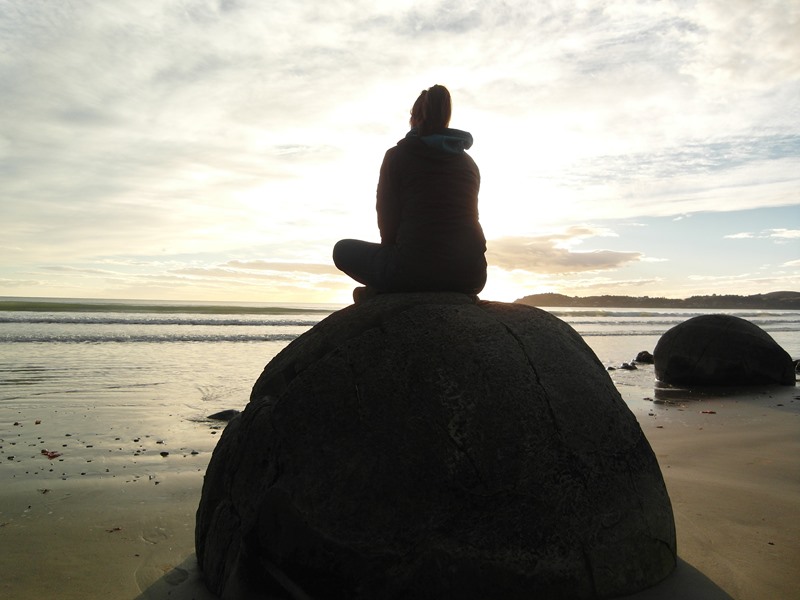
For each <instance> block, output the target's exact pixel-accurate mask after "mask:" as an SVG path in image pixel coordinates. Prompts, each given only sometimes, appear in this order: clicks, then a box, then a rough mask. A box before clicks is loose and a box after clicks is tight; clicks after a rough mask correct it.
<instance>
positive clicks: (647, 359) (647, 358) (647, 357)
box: [633, 350, 653, 365]
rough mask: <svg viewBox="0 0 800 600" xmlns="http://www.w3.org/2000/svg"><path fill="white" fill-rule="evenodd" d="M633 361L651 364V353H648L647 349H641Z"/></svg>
mask: <svg viewBox="0 0 800 600" xmlns="http://www.w3.org/2000/svg"><path fill="white" fill-rule="evenodd" d="M633 361H634V362H637V363H641V364H643V365H652V364H653V355H652V354H650V353H649V352H648V351H647V350H642V351H641V352H639V354H637V355H636V358H635V359H633Z"/></svg>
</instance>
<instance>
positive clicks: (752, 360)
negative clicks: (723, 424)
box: [653, 315, 795, 386]
mask: <svg viewBox="0 0 800 600" xmlns="http://www.w3.org/2000/svg"><path fill="white" fill-rule="evenodd" d="M653 359H654V363H655V372H656V377H657V378H658V379H659V381H662V382H664V383H668V384H673V385H701V386H732V385H763V384H782V385H795V373H794V364H793V362H792V358H791V357H790V356H789V354H788V353H787V352H786V351H785V350H784V349H783V348H781V347H780V346H779V345H778V344H777V343H776V342H775V340H773V339H772V337H770V335H769V334H768V333H767V332H766V331H764V330H763V329H761V328H760V327H759V326H758V325H755V324H753V323H751V322H750V321H747V320H745V319H741V318H739V317H734V316H732V315H700V316H698V317H693V318H691V319H689V320H687V321H684V322H683V323H679V324H678V325H676V326H675V327H673V328H672V329H670V330H668V331H667V332H666V333H665V334H664V335H662V336H661V338H660V339H659V340H658V344H656V348H655V350H654V351H653Z"/></svg>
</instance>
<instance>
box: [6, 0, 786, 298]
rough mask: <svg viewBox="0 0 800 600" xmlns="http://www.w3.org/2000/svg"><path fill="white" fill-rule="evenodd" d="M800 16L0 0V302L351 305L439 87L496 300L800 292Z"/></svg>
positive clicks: (781, 11)
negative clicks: (472, 174) (425, 95)
mask: <svg viewBox="0 0 800 600" xmlns="http://www.w3.org/2000/svg"><path fill="white" fill-rule="evenodd" d="M798 31H800V1H799V0H783V1H772V2H771V1H768V0H766V1H759V2H757V3H756V2H751V1H750V0H720V1H711V0H710V1H695V2H692V1H682V0H678V1H669V0H664V1H652V2H648V1H633V0H608V1H602V2H601V1H595V2H592V1H566V0H565V1H557V2H556V1H531V0H522V1H517V0H480V1H478V0H475V1H471V0H443V1H439V0H428V1H425V2H418V1H413V0H347V1H343V0H326V1H325V2H316V1H313V2H312V1H311V0H305V1H302V0H114V2H107V1H105V0H73V1H68V0H61V1H55V2H54V1H51V0H0V232H2V235H1V236H0V296H23V297H27V296H35V297H61V298H65V297H69V298H120V299H127V298H130V299H163V300H208V301H226V302H236V301H246V302H325V303H346V302H348V301H349V299H350V294H351V291H352V288H353V287H354V286H355V283H354V282H353V281H352V280H350V279H349V278H347V277H346V276H345V275H343V274H342V273H340V272H338V271H337V270H336V268H335V267H334V266H333V264H332V261H331V249H332V247H333V244H334V243H335V242H336V241H337V240H338V239H341V238H359V239H365V240H370V241H379V236H378V229H377V223H376V215H375V188H376V184H377V179H378V170H379V168H380V164H381V161H382V159H383V155H384V153H385V151H386V150H387V149H388V148H390V147H392V146H393V145H394V144H395V143H396V142H397V141H398V140H399V139H401V138H402V137H403V136H404V135H405V133H406V131H407V129H408V114H409V109H410V107H411V105H412V103H413V101H414V100H415V99H416V97H417V95H418V94H419V92H420V91H421V90H422V89H424V88H427V87H430V86H431V85H433V84H436V83H438V84H442V85H445V86H447V87H448V88H449V89H450V91H451V94H452V97H453V118H452V121H451V126H452V127H455V128H459V129H463V130H467V131H469V132H471V133H472V135H473V137H474V139H475V144H474V146H473V147H472V149H470V151H469V152H470V154H471V156H472V157H473V158H474V159H475V161H476V162H477V164H478V166H479V167H480V170H481V192H480V215H481V223H482V225H483V228H484V232H485V234H486V238H487V247H488V250H487V260H488V263H489V272H488V282H487V286H486V288H485V290H484V291H483V292H482V293H481V297H482V298H484V299H491V300H500V301H512V300H514V299H517V298H520V297H522V296H525V295H528V294H534V293H541V292H557V293H562V294H567V295H577V296H588V295H600V294H614V295H631V296H651V297H657V296H664V297H671V298H682V297H688V296H691V295H697V294H759V293H766V292H771V291H778V290H794V291H798V290H800V36H798V35H797V32H798Z"/></svg>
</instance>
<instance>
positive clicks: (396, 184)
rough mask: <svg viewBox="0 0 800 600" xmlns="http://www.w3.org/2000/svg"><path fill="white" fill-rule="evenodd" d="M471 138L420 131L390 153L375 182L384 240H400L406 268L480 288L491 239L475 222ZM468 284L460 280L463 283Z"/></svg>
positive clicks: (476, 182) (447, 283)
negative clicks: (485, 255) (488, 244)
mask: <svg viewBox="0 0 800 600" xmlns="http://www.w3.org/2000/svg"><path fill="white" fill-rule="evenodd" d="M471 146H472V136H471V135H470V134H469V133H468V132H466V131H460V130H458V129H444V130H442V131H439V132H437V133H435V134H433V135H428V136H423V137H419V136H418V135H417V133H416V131H415V130H413V129H412V130H411V131H410V132H409V133H408V135H406V137H405V138H404V139H402V140H400V141H399V142H398V143H397V145H396V146H395V147H393V148H390V149H389V150H388V151H387V152H386V156H385V157H384V159H383V164H382V165H381V171H380V178H379V180H378V192H377V205H376V208H377V212H378V228H379V229H380V234H381V244H382V245H390V246H396V250H397V261H398V266H399V268H400V270H401V272H403V273H405V274H407V275H408V276H410V277H411V276H413V277H418V278H422V279H423V280H426V281H427V283H428V285H427V287H430V283H431V282H436V281H441V282H442V285H443V286H444V287H445V288H448V289H449V288H453V287H454V285H459V286H460V287H462V288H464V289H474V288H477V289H481V288H482V287H483V284H484V283H485V281H486V259H485V257H484V253H485V252H486V239H485V238H484V235H483V230H482V228H481V226H480V223H479V222H478V191H479V189H480V172H479V170H478V166H477V165H476V164H475V161H473V160H472V158H471V157H470V156H469V155H468V154H467V153H466V152H465V150H466V149H467V148H469V147H471ZM460 284H463V285H460Z"/></svg>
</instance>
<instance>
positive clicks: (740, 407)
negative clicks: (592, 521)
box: [0, 367, 800, 600]
mask: <svg viewBox="0 0 800 600" xmlns="http://www.w3.org/2000/svg"><path fill="white" fill-rule="evenodd" d="M649 369H650V370H649V371H648V370H647V368H644V369H642V370H641V371H640V372H639V373H635V372H634V373H622V372H616V373H615V374H614V375H613V377H614V379H615V382H616V383H617V385H618V387H619V389H620V391H621V393H622V394H623V397H624V398H625V400H626V402H627V403H628V405H629V406H630V407H631V409H632V410H633V412H634V414H635V415H636V418H637V419H638V420H639V423H640V424H641V426H642V429H643V430H644V432H645V434H646V436H647V438H648V439H649V440H650V443H651V445H652V447H653V449H654V451H655V452H656V455H657V457H658V460H659V463H660V465H661V469H662V472H663V474H664V478H665V480H666V483H667V487H668V490H669V494H670V498H671V500H672V504H673V508H674V511H675V519H676V526H677V532H678V554H679V558H680V564H679V566H678V569H677V570H676V572H675V573H674V574H673V575H672V576H670V577H669V578H668V579H667V580H666V581H664V582H663V583H661V584H659V585H658V586H656V587H654V588H652V589H650V590H646V591H644V592H641V593H639V594H636V595H634V596H631V597H630V598H634V599H637V600H662V599H667V598H669V599H674V598H682V599H697V600H699V599H701V598H702V599H703V600H709V599H711V600H713V599H715V598H719V599H723V598H735V599H737V600H748V599H752V600H761V599H763V598H791V597H796V594H797V590H798V589H800V569H798V567H797V565H800V518H799V517H800V390H798V388H790V387H781V388H769V389H752V390H744V391H741V390H739V391H736V392H731V391H728V392H723V393H705V394H702V395H698V394H686V393H681V392H677V393H664V392H659V393H656V392H654V390H653V389H652V386H651V385H649V383H650V382H652V367H650V368H649ZM32 410H33V409H30V408H28V409H26V410H24V411H21V412H20V413H19V414H16V415H15V416H14V418H15V419H16V421H13V422H2V423H0V446H2V447H0V461H2V463H3V464H1V465H0V481H2V484H3V485H2V487H0V573H2V577H0V597H4V598H16V599H28V598H31V599H32V598H62V599H71V598H75V599H78V598H80V599H84V600H85V599H94V598H97V599H100V598H103V599H106V598H118V599H142V600H144V599H158V600H162V599H163V600H166V599H167V598H169V599H173V600H174V599H178V600H188V599H195V600H206V599H209V598H212V596H211V595H210V594H209V593H208V592H207V591H206V590H205V588H204V587H203V585H202V583H201V580H200V575H199V573H198V570H197V566H196V562H195V559H194V554H193V553H194V514H195V510H196V508H197V503H198V501H199V497H200V489H201V486H202V476H203V471H204V470H205V466H206V464H207V462H208V459H209V457H210V452H211V450H212V449H213V446H214V443H215V442H216V439H217V438H218V432H219V427H220V425H219V424H216V423H213V422H208V421H202V420H196V421H195V420H181V419H177V420H176V419H175V418H174V417H171V416H168V415H166V414H165V415H164V416H158V415H151V416H149V417H147V418H146V419H143V418H142V416H141V415H137V414H131V415H128V418H127V419H122V421H121V424H120V425H118V426H116V427H115V428H114V429H111V428H105V429H103V428H98V427H97V426H96V425H94V423H95V421H92V423H93V425H92V427H87V426H86V425H85V423H84V426H83V428H81V423H82V422H83V421H82V420H81V418H82V417H81V415H72V416H70V415H64V414H49V413H36V414H34V412H32ZM26 412H27V413H29V414H23V413H26ZM112 416H113V417H114V418H115V419H119V418H120V416H119V415H115V416H114V415H108V417H109V418H110V417H112ZM83 418H84V419H85V416H84V417H83ZM36 420H40V421H41V422H40V423H39V424H38V425H37V424H36ZM15 422H16V423H18V425H14V423H15ZM97 422H101V421H97ZM42 450H47V451H50V452H58V453H61V456H58V457H55V458H53V459H50V458H48V457H47V455H45V454H42ZM162 452H166V453H167V454H166V455H163V456H162Z"/></svg>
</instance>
